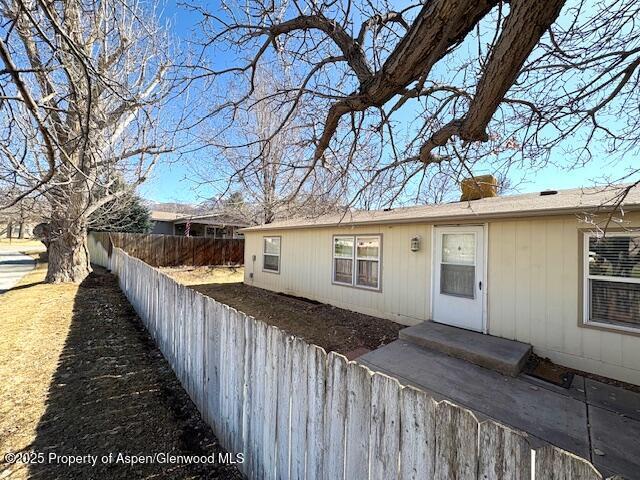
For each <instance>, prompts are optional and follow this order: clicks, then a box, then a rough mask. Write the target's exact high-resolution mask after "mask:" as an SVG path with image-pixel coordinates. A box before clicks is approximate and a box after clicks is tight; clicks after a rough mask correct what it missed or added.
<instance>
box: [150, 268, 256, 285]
mask: <svg viewBox="0 0 640 480" xmlns="http://www.w3.org/2000/svg"><path fill="white" fill-rule="evenodd" d="M161 270H162V271H163V272H164V273H166V274H167V275H169V276H170V277H173V278H175V279H176V280H177V281H179V282H180V283H182V284H184V285H201V284H204V283H241V282H242V281H243V280H244V267H166V268H162V269H161Z"/></svg>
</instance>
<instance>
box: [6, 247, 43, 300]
mask: <svg viewBox="0 0 640 480" xmlns="http://www.w3.org/2000/svg"><path fill="white" fill-rule="evenodd" d="M35 266H36V261H35V260H34V259H33V258H31V257H29V256H28V255H24V254H22V253H19V252H17V251H15V250H13V249H5V248H4V247H3V248H2V249H1V250H0V293H4V292H6V291H7V290H10V289H11V288H13V287H14V286H15V285H16V284H17V283H18V282H19V281H20V279H21V278H22V277H24V276H25V275H26V274H27V273H29V272H30V271H31V270H33V269H34V268H35Z"/></svg>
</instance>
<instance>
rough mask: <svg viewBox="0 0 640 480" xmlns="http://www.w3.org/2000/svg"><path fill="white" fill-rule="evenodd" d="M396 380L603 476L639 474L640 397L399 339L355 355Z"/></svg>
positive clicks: (582, 380)
mask: <svg viewBox="0 0 640 480" xmlns="http://www.w3.org/2000/svg"><path fill="white" fill-rule="evenodd" d="M358 361H359V362H360V363H363V364H364V365H366V366H368V367H369V368H371V369H372V370H374V371H381V372H383V373H386V374H387V375H390V376H393V377H396V378H397V379H398V380H399V381H400V383H402V384H408V385H413V386H415V387H418V388H421V389H423V390H425V391H427V392H428V393H430V394H431V395H432V396H433V397H434V398H435V399H436V400H442V399H448V400H451V401H453V402H455V403H457V404H459V405H462V406H465V407H466V408H469V409H470V410H472V411H474V412H475V413H477V416H478V418H479V419H480V420H483V419H486V418H491V419H494V420H496V421H498V422H501V423H503V424H506V425H509V426H511V427H513V428H515V429H517V430H520V431H523V432H526V433H527V434H529V436H530V442H531V445H532V446H533V447H537V446H539V445H541V444H543V443H545V442H546V443H551V444H553V445H556V446H558V447H560V448H563V449H565V450H568V451H570V452H572V453H575V454H576V455H579V456H581V457H583V458H586V459H589V460H590V461H591V462H592V463H593V464H594V465H595V466H596V467H597V468H598V469H600V470H601V472H602V473H603V474H605V475H611V474H614V473H615V474H623V475H625V478H628V479H640V442H639V441H638V439H639V438H640V394H639V393H635V392H631V391H628V390H624V389H622V388H618V387H614V386H611V385H608V384H604V383H601V382H596V381H594V380H590V379H585V378H583V377H576V378H575V379H574V381H573V384H572V386H571V388H570V389H564V388H561V387H557V386H555V385H552V384H549V383H547V382H543V381H541V380H537V379H535V378H533V377H529V376H526V375H520V376H518V377H516V378H513V377H508V376H505V375H501V374H499V373H497V372H495V371H493V370H488V369H486V368H482V367H479V366H477V365H474V364H472V363H469V362H466V361H464V360H460V359H458V358H453V357H450V356H448V355H445V354H442V353H439V352H435V351H433V350H428V349H426V348H420V347H417V346H416V345H413V344H411V343H408V342H406V341H404V340H397V341H395V342H393V343H390V344H388V345H386V346H384V347H382V348H379V349H377V350H374V351H373V352H370V353H367V354H366V355H363V356H362V357H360V358H358Z"/></svg>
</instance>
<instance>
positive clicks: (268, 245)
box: [262, 237, 280, 273]
mask: <svg viewBox="0 0 640 480" xmlns="http://www.w3.org/2000/svg"><path fill="white" fill-rule="evenodd" d="M262 269H263V270H264V271H266V272H274V273H280V237H263V245H262Z"/></svg>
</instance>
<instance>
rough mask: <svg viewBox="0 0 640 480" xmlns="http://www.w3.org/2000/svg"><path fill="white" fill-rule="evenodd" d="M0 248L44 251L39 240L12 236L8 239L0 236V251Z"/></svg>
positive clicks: (14, 250)
mask: <svg viewBox="0 0 640 480" xmlns="http://www.w3.org/2000/svg"><path fill="white" fill-rule="evenodd" d="M2 250H4V251H7V250H8V251H11V252H24V253H32V252H44V251H45V250H46V248H45V246H44V244H43V243H42V242H41V241H40V240H33V239H19V238H13V239H11V240H9V239H8V238H0V251H2Z"/></svg>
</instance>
